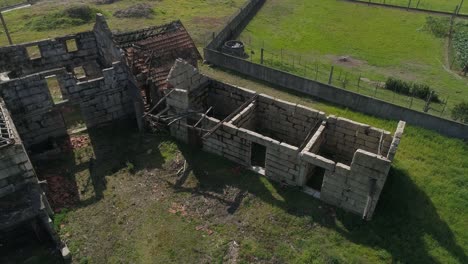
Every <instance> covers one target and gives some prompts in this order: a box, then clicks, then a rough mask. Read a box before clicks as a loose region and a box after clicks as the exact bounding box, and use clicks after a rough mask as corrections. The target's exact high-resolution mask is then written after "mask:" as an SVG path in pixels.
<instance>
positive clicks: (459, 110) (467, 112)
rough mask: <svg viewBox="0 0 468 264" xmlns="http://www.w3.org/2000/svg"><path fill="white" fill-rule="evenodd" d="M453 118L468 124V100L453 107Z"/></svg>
mask: <svg viewBox="0 0 468 264" xmlns="http://www.w3.org/2000/svg"><path fill="white" fill-rule="evenodd" d="M452 118H453V119H454V120H456V121H460V122H462V123H466V124H468V102H466V101H464V102H461V103H459V104H457V105H455V107H454V108H453V109H452Z"/></svg>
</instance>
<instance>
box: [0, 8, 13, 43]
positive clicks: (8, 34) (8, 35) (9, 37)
mask: <svg viewBox="0 0 468 264" xmlns="http://www.w3.org/2000/svg"><path fill="white" fill-rule="evenodd" d="M0 20H1V21H2V25H3V29H5V34H6V36H7V38H8V43H10V45H13V41H12V40H11V36H10V32H9V31H8V27H7V25H6V22H5V19H4V18H3V14H2V12H0Z"/></svg>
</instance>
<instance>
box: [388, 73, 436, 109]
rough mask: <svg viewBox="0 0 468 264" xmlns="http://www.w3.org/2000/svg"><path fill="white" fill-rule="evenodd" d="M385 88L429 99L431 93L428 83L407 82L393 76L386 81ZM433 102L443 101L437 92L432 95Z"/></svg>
mask: <svg viewBox="0 0 468 264" xmlns="http://www.w3.org/2000/svg"><path fill="white" fill-rule="evenodd" d="M385 89H387V90H390V91H393V92H396V93H399V94H404V95H408V96H413V97H416V98H420V99H423V100H427V98H429V95H430V93H431V88H430V87H429V86H428V85H426V84H418V83H410V82H405V81H403V80H399V79H394V78H392V77H390V78H388V79H387V81H386V82H385ZM431 102H434V103H440V102H441V101H440V99H439V96H438V95H437V94H436V93H434V94H433V95H432V98H431Z"/></svg>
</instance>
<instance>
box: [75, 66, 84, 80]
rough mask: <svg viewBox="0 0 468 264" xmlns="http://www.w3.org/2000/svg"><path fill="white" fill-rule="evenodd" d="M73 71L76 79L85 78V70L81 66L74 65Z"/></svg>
mask: <svg viewBox="0 0 468 264" xmlns="http://www.w3.org/2000/svg"><path fill="white" fill-rule="evenodd" d="M73 73H74V74H75V78H76V79H78V80H80V79H85V78H86V71H85V69H84V68H83V66H79V67H75V68H74V69H73Z"/></svg>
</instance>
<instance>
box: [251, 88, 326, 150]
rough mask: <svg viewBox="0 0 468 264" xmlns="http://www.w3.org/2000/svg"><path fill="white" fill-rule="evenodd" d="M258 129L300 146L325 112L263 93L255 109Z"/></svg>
mask: <svg viewBox="0 0 468 264" xmlns="http://www.w3.org/2000/svg"><path fill="white" fill-rule="evenodd" d="M255 118H256V122H257V124H256V130H257V131H260V132H262V133H264V134H267V133H268V134H269V135H270V136H271V137H272V138H274V139H276V140H279V141H280V142H286V143H288V144H290V145H294V146H297V147H299V146H300V145H301V143H302V142H303V141H304V140H305V139H306V137H307V135H308V134H309V132H310V131H311V130H312V129H313V128H314V126H316V124H317V122H321V121H322V120H325V119H326V116H325V113H323V112H320V111H316V110H313V109H310V108H307V107H305V106H301V105H298V104H293V103H290V102H286V101H283V100H279V99H275V98H273V97H271V96H268V95H264V94H262V95H261V96H259V99H258V106H257V110H256V111H255Z"/></svg>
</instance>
